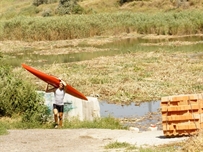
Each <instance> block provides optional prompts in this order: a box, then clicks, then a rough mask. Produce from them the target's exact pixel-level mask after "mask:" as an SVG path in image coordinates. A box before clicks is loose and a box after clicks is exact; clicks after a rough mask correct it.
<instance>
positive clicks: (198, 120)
mask: <svg viewBox="0 0 203 152" xmlns="http://www.w3.org/2000/svg"><path fill="white" fill-rule="evenodd" d="M161 113H162V125H163V133H164V135H165V136H170V137H171V136H184V135H186V136H187V135H194V134H197V133H198V131H199V130H200V129H202V128H203V94H188V95H177V96H168V97H162V98H161Z"/></svg>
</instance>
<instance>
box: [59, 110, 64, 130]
mask: <svg viewBox="0 0 203 152" xmlns="http://www.w3.org/2000/svg"><path fill="white" fill-rule="evenodd" d="M62 125H63V112H59V126H60V127H62Z"/></svg>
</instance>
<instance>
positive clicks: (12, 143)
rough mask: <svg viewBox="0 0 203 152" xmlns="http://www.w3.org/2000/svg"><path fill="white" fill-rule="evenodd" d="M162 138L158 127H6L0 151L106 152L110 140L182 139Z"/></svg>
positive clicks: (155, 141)
mask: <svg viewBox="0 0 203 152" xmlns="http://www.w3.org/2000/svg"><path fill="white" fill-rule="evenodd" d="M184 139H186V137H182V138H164V137H163V133H162V130H158V131H146V132H141V133H137V132H134V131H129V130H110V129H28V130H9V134H8V135H3V136H0V150H1V152H8V151H12V152H28V151H29V152H56V151H74V152H95V151H97V152H103V151H105V152H109V151H113V150H106V149H104V146H105V145H107V144H108V143H111V142H115V141H118V142H128V143H130V144H134V145H137V146H143V145H146V144H147V145H160V144H166V143H171V142H177V141H182V140H184Z"/></svg>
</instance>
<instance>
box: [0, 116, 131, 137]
mask: <svg viewBox="0 0 203 152" xmlns="http://www.w3.org/2000/svg"><path fill="white" fill-rule="evenodd" d="M0 125H1V127H0V132H1V133H2V134H5V133H6V130H7V129H31V128H44V129H52V128H54V127H53V125H54V123H52V118H50V121H48V122H46V123H44V124H41V123H39V122H32V123H29V122H22V121H21V118H20V117H19V116H18V117H15V118H8V117H2V118H1V119H0ZM67 128H71V129H76V128H101V129H127V128H126V127H123V126H122V124H120V122H119V120H118V119H115V118H112V117H106V118H95V119H94V120H93V121H87V120H84V121H80V120H78V119H77V118H75V119H74V118H73V119H71V120H67V119H64V123H63V129H67Z"/></svg>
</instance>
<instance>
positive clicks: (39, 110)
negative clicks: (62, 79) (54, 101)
mask: <svg viewBox="0 0 203 152" xmlns="http://www.w3.org/2000/svg"><path fill="white" fill-rule="evenodd" d="M20 77H22V75H19V74H18V73H15V74H14V73H13V72H12V70H11V68H10V67H9V66H2V65H1V67H0V78H1V82H0V87H1V93H0V98H1V100H0V116H1V117H2V116H4V117H14V116H16V115H18V116H22V121H23V122H39V123H42V122H43V121H46V120H45V119H44V117H46V115H47V110H48V108H47V107H45V105H44V101H43V99H42V97H39V96H38V94H37V93H36V92H35V88H33V86H32V85H31V84H29V83H27V82H25V81H23V80H22V79H21V78H20Z"/></svg>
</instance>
